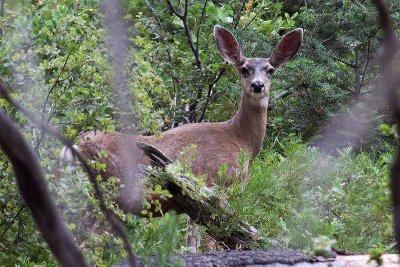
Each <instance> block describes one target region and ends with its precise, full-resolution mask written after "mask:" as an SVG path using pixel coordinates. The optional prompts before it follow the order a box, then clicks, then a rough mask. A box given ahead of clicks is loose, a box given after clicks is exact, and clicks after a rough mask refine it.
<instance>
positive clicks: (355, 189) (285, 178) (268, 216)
mask: <svg viewBox="0 0 400 267" xmlns="http://www.w3.org/2000/svg"><path fill="white" fill-rule="evenodd" d="M276 144H277V145H278V146H279V149H276V147H275V148H271V147H266V148H265V149H264V151H262V152H261V153H260V155H259V156H258V157H257V159H256V160H255V161H254V162H253V165H252V168H251V173H250V179H249V181H248V183H247V184H245V185H244V184H239V183H236V184H234V185H233V186H232V188H231V189H229V194H230V203H231V205H232V206H233V207H234V208H235V209H236V211H237V213H238V214H239V216H240V217H241V218H242V219H243V220H246V221H248V222H249V223H251V224H252V225H253V226H255V227H256V228H257V229H258V230H259V231H260V232H261V233H262V235H263V236H264V237H266V238H267V240H268V241H267V242H265V243H264V244H256V245H255V246H257V247H271V246H276V245H277V244H279V245H282V246H285V247H289V248H295V249H309V248H310V246H311V239H312V238H313V237H316V236H319V235H324V236H328V237H329V238H331V239H333V240H336V247H339V248H341V249H346V250H349V251H354V252H367V251H368V250H369V249H371V248H374V247H383V248H384V249H386V250H390V248H391V246H392V244H393V242H394V240H393V236H392V228H391V227H392V226H391V221H392V220H391V211H390V202H389V199H390V192H389V187H388V169H389V168H388V166H389V165H390V162H391V159H392V156H391V154H392V153H390V152H387V153H384V154H381V155H377V156H371V155H370V154H367V153H363V152H361V153H359V154H357V155H354V154H353V153H352V152H351V149H345V150H342V151H339V156H337V157H332V156H329V155H326V154H323V153H321V152H320V151H318V150H317V149H316V148H313V147H307V145H306V144H304V143H302V142H301V141H300V140H299V139H297V138H295V137H291V138H289V139H285V140H281V142H277V143H276ZM389 150H390V149H389Z"/></svg>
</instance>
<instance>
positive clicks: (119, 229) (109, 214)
mask: <svg viewBox="0 0 400 267" xmlns="http://www.w3.org/2000/svg"><path fill="white" fill-rule="evenodd" d="M0 93H2V94H3V96H4V99H6V100H7V101H8V102H9V103H10V104H11V105H12V106H13V107H14V108H15V109H16V110H18V111H20V112H21V113H23V114H24V115H25V116H26V117H27V118H28V119H29V120H30V121H31V122H32V123H34V124H36V126H37V127H39V128H40V129H41V130H42V131H45V132H46V133H47V134H49V135H51V136H52V137H54V138H56V139H57V140H59V141H61V142H62V143H63V144H64V145H66V146H67V147H68V148H69V149H70V151H71V152H72V153H73V154H74V155H75V156H76V158H77V159H78V160H79V162H80V163H81V164H82V167H83V169H84V170H85V172H86V173H87V174H88V177H89V180H90V182H91V183H92V186H93V189H94V192H95V195H96V197H97V199H98V200H99V203H100V208H101V209H102V210H103V212H104V214H105V216H106V219H107V220H108V221H109V222H110V224H111V226H112V228H113V230H114V231H115V233H116V234H117V235H118V236H119V237H120V238H121V239H122V241H123V242H124V246H125V249H126V250H127V252H128V255H129V259H130V262H131V264H132V266H136V257H135V256H134V255H133V252H132V248H131V245H130V243H129V240H128V236H127V234H126V232H125V229H124V226H123V225H122V223H121V222H120V220H119V219H118V216H117V215H116V214H115V213H114V212H113V211H112V210H110V209H109V208H108V207H107V205H106V203H105V200H104V196H103V193H102V192H101V190H100V187H99V184H98V183H97V178H96V177H97V174H96V172H95V171H94V170H93V169H92V168H91V167H90V166H89V164H88V163H87V161H86V160H85V158H84V157H83V156H82V155H81V154H80V153H79V152H78V151H77V150H76V149H75V148H74V144H73V143H72V142H71V141H70V140H69V139H67V138H65V137H64V136H63V135H62V134H60V133H59V132H58V131H57V130H55V129H54V128H52V127H51V126H50V125H49V124H48V123H46V122H44V121H43V120H41V119H40V118H39V117H38V116H36V115H35V114H34V113H32V112H31V111H29V110H27V109H25V108H24V107H22V106H21V105H20V104H19V103H17V102H16V101H15V100H14V99H13V98H12V97H11V96H10V94H9V93H8V90H7V89H6V87H5V86H4V83H3V81H1V80H0ZM7 134H8V133H7Z"/></svg>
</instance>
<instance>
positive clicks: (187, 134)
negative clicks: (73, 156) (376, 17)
mask: <svg viewBox="0 0 400 267" xmlns="http://www.w3.org/2000/svg"><path fill="white" fill-rule="evenodd" d="M214 34H215V39H216V43H217V47H218V50H219V52H220V54H221V56H222V57H223V58H224V59H225V60H226V61H227V62H229V63H231V64H232V65H233V66H234V67H235V69H236V70H237V72H238V73H239V74H240V75H241V87H242V96H241V101H240V106H239V109H238V110H237V112H236V114H235V115H234V116H233V117H232V118H231V119H230V120H228V121H225V122H217V123H195V124H186V125H183V126H181V127H178V128H174V129H172V130H169V131H166V132H164V133H162V134H161V136H160V137H156V136H136V137H134V136H127V135H123V134H121V133H117V132H108V133H102V132H98V133H96V134H95V133H94V132H89V133H88V134H86V135H85V136H89V137H90V142H91V143H92V144H96V146H97V147H98V148H100V149H104V150H106V151H108V152H109V157H110V159H114V161H118V164H119V165H120V166H121V168H119V169H118V170H108V171H107V175H113V176H119V177H120V176H122V175H125V174H124V173H123V171H122V172H121V170H125V169H127V170H129V169H130V168H129V164H130V163H129V159H128V160H127V159H126V155H127V154H129V152H127V150H130V148H129V147H131V149H134V148H133V145H132V144H135V139H136V140H138V141H141V142H144V143H148V144H150V145H153V146H155V147H156V148H158V149H159V150H161V151H162V152H163V153H165V154H166V155H167V156H168V157H170V158H171V159H172V160H174V159H176V158H177V157H178V155H179V153H180V152H181V151H182V149H183V148H185V147H187V146H189V145H191V144H196V146H197V149H196V151H195V161H194V163H193V166H192V170H193V173H194V174H196V175H206V177H207V184H208V185H209V186H210V185H212V184H213V183H214V182H216V181H218V179H219V176H218V169H219V168H220V166H221V165H222V164H225V163H227V164H228V173H227V174H228V175H231V176H232V175H234V173H235V170H237V169H238V167H239V166H238V159H239V155H240V153H241V151H243V153H245V154H247V155H248V156H250V160H249V161H248V162H246V164H245V166H242V167H244V170H243V175H242V177H241V179H242V180H247V177H248V168H249V165H250V161H251V159H253V158H254V157H255V156H256V155H257V153H258V152H259V151H260V149H261V147H262V144H263V140H264V137H265V129H266V124H267V109H268V97H269V87H270V81H271V78H272V75H273V73H274V71H275V70H276V69H277V68H278V67H280V66H281V65H282V64H284V63H286V62H287V61H289V60H290V59H292V58H293V57H294V55H295V54H296V53H297V51H298V49H299V47H300V45H301V42H302V36H303V30H302V29H297V30H295V31H292V32H290V33H288V34H287V35H285V36H284V37H283V38H282V40H281V41H280V42H279V44H278V45H277V47H276V49H275V51H274V53H273V54H272V56H271V57H270V58H246V57H244V55H243V53H242V51H241V49H240V47H239V44H238V42H237V41H236V39H235V37H234V36H233V35H232V34H231V33H230V32H229V31H227V30H225V29H224V28H222V27H220V26H216V27H215V28H214ZM127 143H128V144H127ZM121 146H122V147H123V148H124V149H121ZM79 149H80V150H81V151H82V152H83V153H84V154H88V153H85V152H88V150H90V147H89V148H88V145H87V144H85V142H83V143H82V144H81V145H80V147H79ZM119 159H121V160H119ZM138 161H139V162H140V163H144V164H148V163H149V162H150V161H149V159H146V158H145V157H140V158H139V159H138ZM124 165H128V166H124ZM130 211H133V210H131V209H130ZM134 213H136V212H134Z"/></svg>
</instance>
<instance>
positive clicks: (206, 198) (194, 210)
mask: <svg viewBox="0 0 400 267" xmlns="http://www.w3.org/2000/svg"><path fill="white" fill-rule="evenodd" d="M136 145H137V148H138V149H139V150H141V151H143V154H144V156H146V157H148V158H149V159H150V162H151V165H150V166H145V165H141V164H139V165H138V166H137V170H136V178H135V180H136V181H140V183H146V186H145V187H144V188H155V186H156V185H158V186H161V189H162V190H167V191H168V192H169V193H170V194H171V196H170V197H168V198H166V197H164V198H159V197H158V199H159V200H160V201H161V203H162V207H163V212H164V211H168V209H173V210H175V211H176V212H178V213H186V214H188V216H189V217H190V218H191V219H193V221H194V222H196V223H197V224H199V225H202V226H205V227H206V231H207V233H208V234H209V235H210V236H211V237H212V238H214V239H215V240H216V241H218V242H219V243H220V244H221V245H222V246H223V247H225V248H241V249H248V248H250V244H251V243H252V242H254V241H256V240H260V239H261V237H260V235H259V234H258V232H257V230H256V229H255V228H254V227H252V226H251V225H249V224H247V223H245V222H242V221H240V220H239V219H237V217H238V216H236V214H235V211H234V210H233V209H232V208H230V207H229V205H228V203H227V202H226V201H221V200H220V199H219V198H218V197H217V196H216V195H215V194H214V193H213V190H212V189H210V188H208V187H206V186H204V185H201V184H199V183H198V182H196V181H195V180H194V179H190V178H189V177H186V176H184V175H173V174H170V173H168V172H167V171H165V168H166V167H167V165H169V164H172V163H173V161H172V160H171V159H170V158H168V157H167V156H166V155H165V154H164V153H162V152H161V151H160V150H158V149H157V148H155V147H153V146H151V145H148V144H145V143H142V142H137V144H136ZM81 148H82V149H81V152H82V153H83V154H84V156H85V157H86V158H87V159H89V160H96V161H99V162H104V163H106V164H107V167H106V169H108V172H107V171H106V172H105V173H102V175H103V177H104V179H107V177H109V176H110V175H111V176H112V175H114V176H118V177H119V178H120V179H122V181H121V182H122V183H124V184H128V183H132V181H125V180H126V179H125V180H124V176H127V175H126V173H127V172H130V171H132V170H126V167H124V166H127V165H129V164H125V163H124V164H121V162H120V160H118V159H116V158H113V156H112V155H108V156H107V160H105V158H101V157H99V156H98V155H100V154H101V151H102V150H103V149H104V148H103V147H102V146H101V145H98V144H97V143H96V142H91V141H90V140H87V141H85V142H84V143H83V144H81ZM131 150H133V148H131ZM138 154H139V153H138ZM125 160H128V161H129V159H125ZM133 183H135V182H133ZM142 187H143V186H142ZM124 188H127V186H125V187H124ZM123 190H124V189H122V190H121V194H124V195H125V197H124V199H125V200H126V199H128V200H130V201H132V202H133V201H137V198H138V196H137V192H134V193H131V194H132V195H131V196H126V195H127V192H129V190H126V189H125V191H124V192H123ZM144 190H147V189H144ZM133 194H136V195H133ZM145 195H146V199H151V198H152V195H153V194H152V193H151V192H146V193H145ZM139 197H140V196H139ZM140 201H141V200H140ZM150 201H151V200H150ZM125 202H126V201H125ZM119 204H120V205H121V207H123V206H124V205H125V206H131V205H130V204H129V203H119ZM124 210H125V211H127V209H124ZM128 211H129V210H128ZM139 212H140V211H139ZM152 212H153V213H154V210H152ZM136 213H137V211H136ZM156 213H157V212H156Z"/></svg>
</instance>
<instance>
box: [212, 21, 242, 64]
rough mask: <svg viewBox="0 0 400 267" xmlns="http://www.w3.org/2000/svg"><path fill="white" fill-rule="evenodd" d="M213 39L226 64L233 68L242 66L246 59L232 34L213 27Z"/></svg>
mask: <svg viewBox="0 0 400 267" xmlns="http://www.w3.org/2000/svg"><path fill="white" fill-rule="evenodd" d="M214 37H215V42H216V43H217V47H218V50H219V53H220V54H221V56H222V57H223V58H224V59H225V60H226V61H227V62H229V63H231V64H233V65H235V66H241V65H243V63H244V62H245V59H246V58H245V57H244V56H243V53H242V50H241V49H240V46H239V43H238V41H237V40H236V38H235V37H234V36H233V34H232V33H230V32H229V31H228V30H226V29H224V28H223V27H221V26H219V25H215V26H214Z"/></svg>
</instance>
